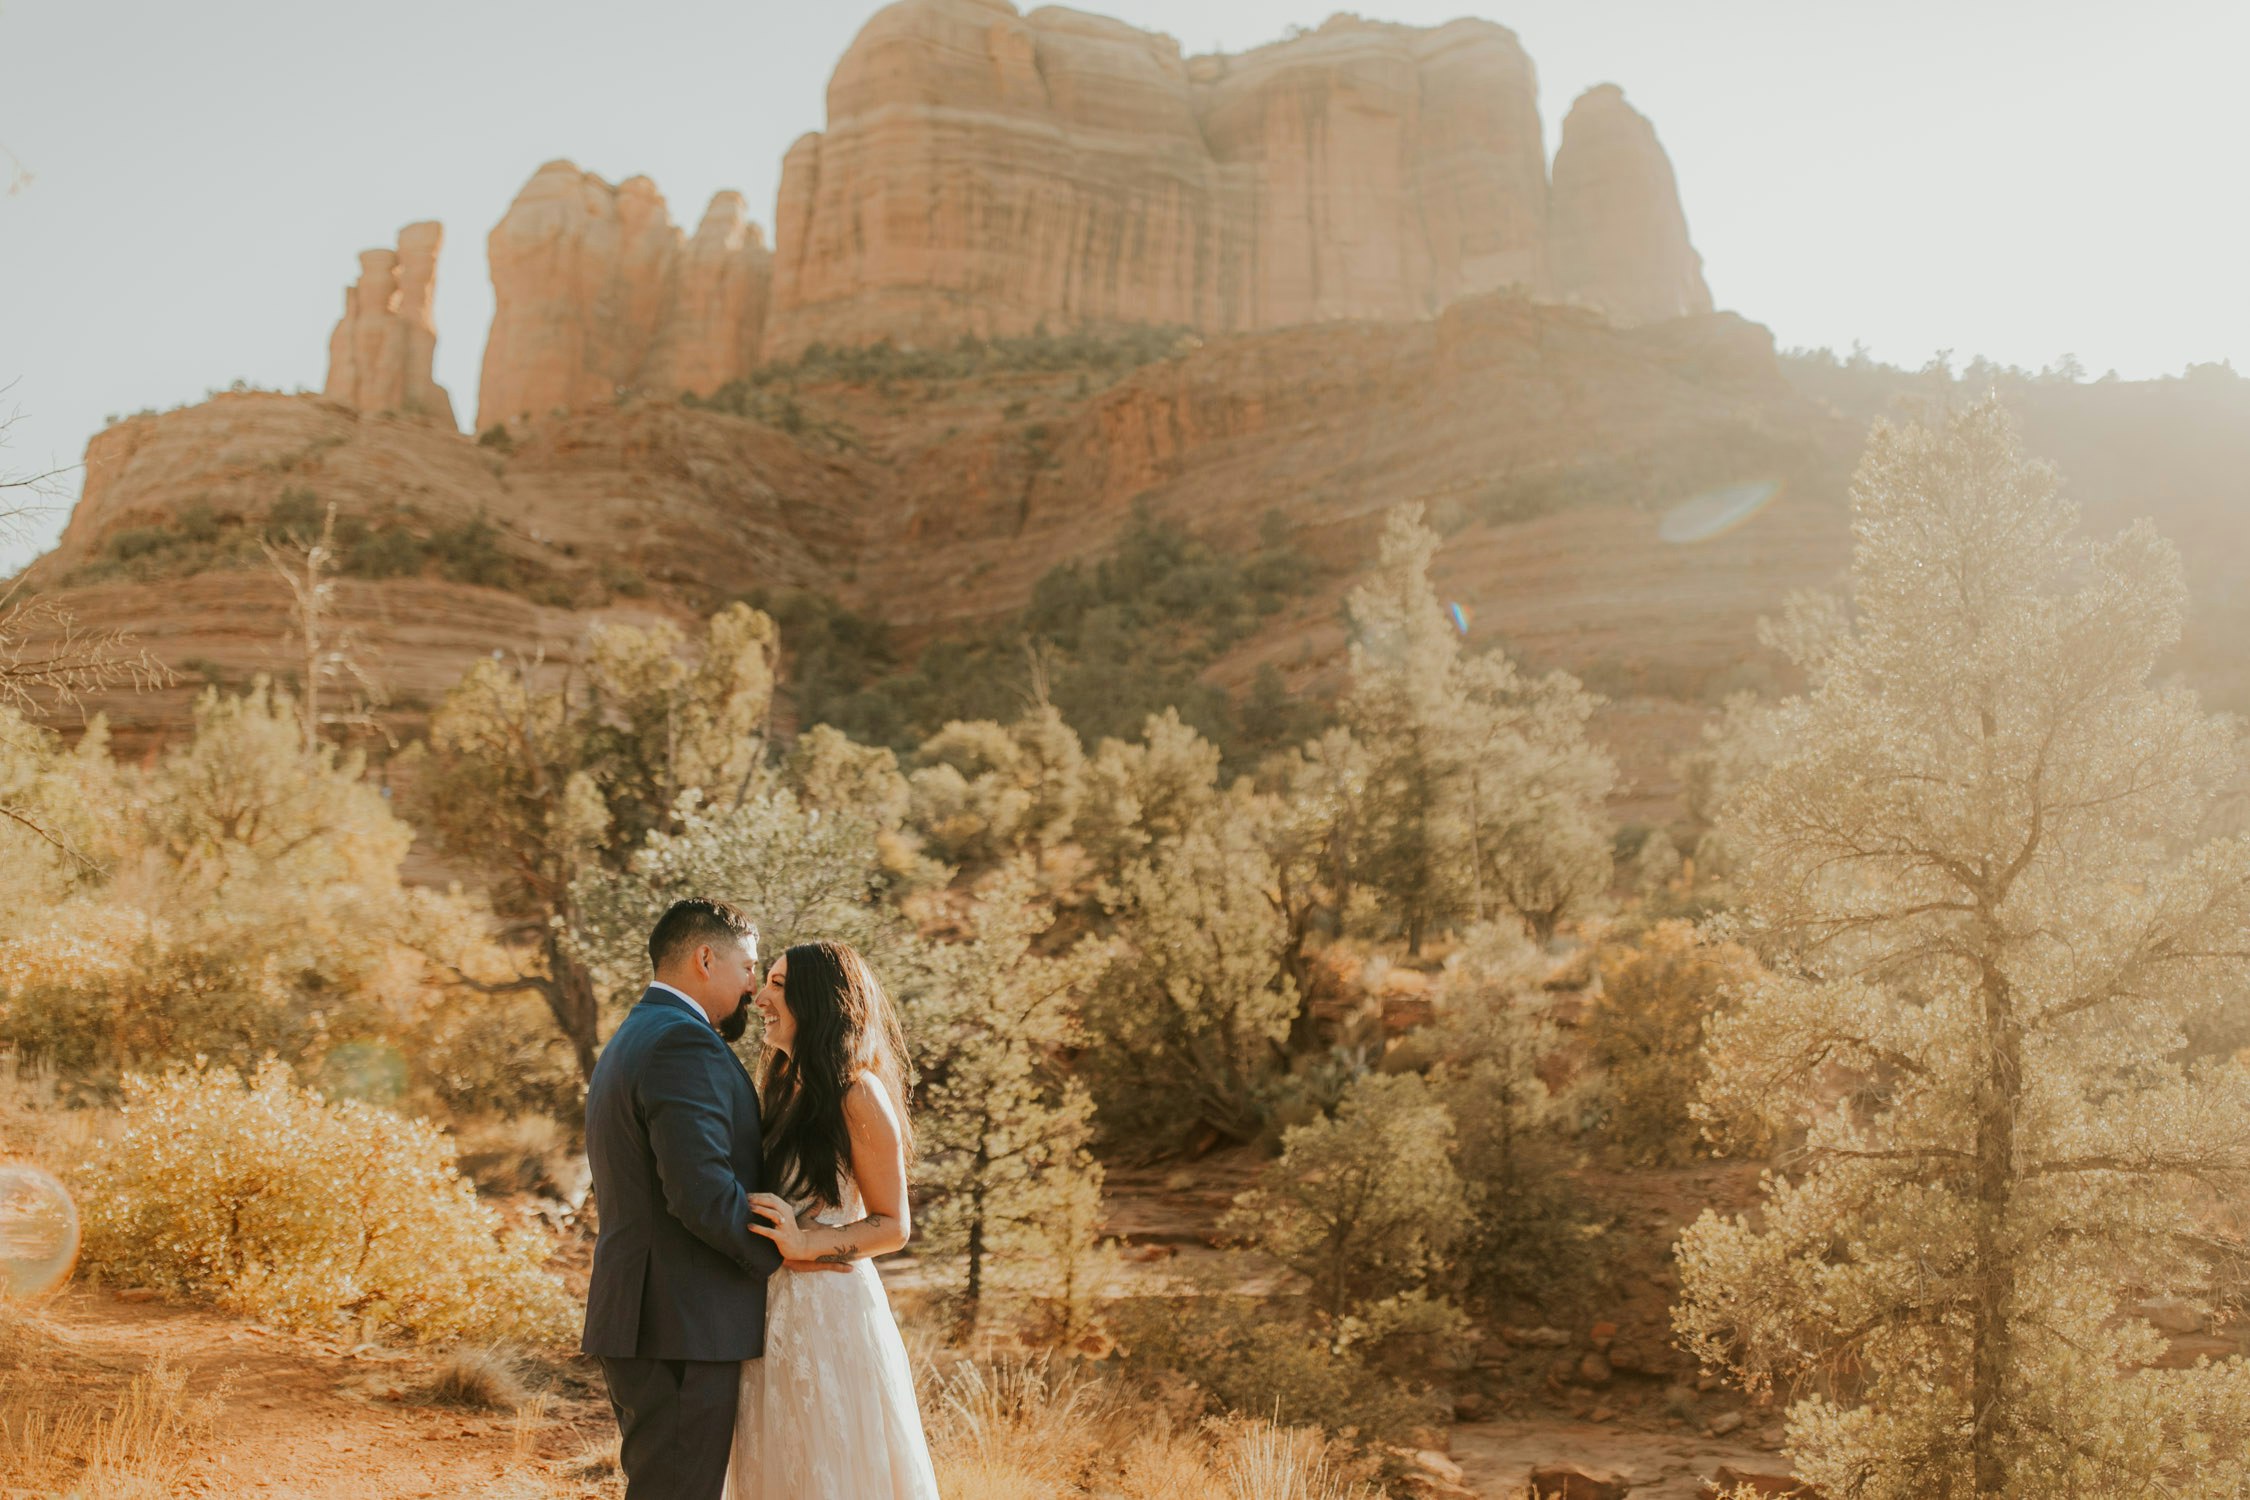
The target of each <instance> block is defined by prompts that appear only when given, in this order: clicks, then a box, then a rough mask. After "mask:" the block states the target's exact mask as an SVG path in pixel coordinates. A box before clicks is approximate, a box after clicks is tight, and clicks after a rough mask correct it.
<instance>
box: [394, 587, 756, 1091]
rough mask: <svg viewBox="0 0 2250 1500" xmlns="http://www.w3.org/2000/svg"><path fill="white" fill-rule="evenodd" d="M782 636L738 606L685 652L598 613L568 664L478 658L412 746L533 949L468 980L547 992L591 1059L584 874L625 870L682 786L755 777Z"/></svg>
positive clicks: (438, 805) (735, 793) (560, 1020)
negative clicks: (488, 975) (518, 962)
mask: <svg viewBox="0 0 2250 1500" xmlns="http://www.w3.org/2000/svg"><path fill="white" fill-rule="evenodd" d="M777 650H778V643H777V641H776V639H775V634H774V628H773V622H772V621H771V620H769V619H768V618H767V617H766V616H764V615H762V614H760V613H758V612H757V611H756V610H753V609H751V608H749V607H748V606H747V605H741V604H736V605H732V606H730V607H728V608H727V609H724V610H721V611H720V612H719V613H718V614H716V615H714V616H712V618H711V620H710V622H709V624H708V625H707V626H706V628H705V630H704V632H703V638H702V639H701V640H700V641H698V642H696V643H695V649H693V650H690V649H689V647H688V642H687V641H686V640H685V639H684V638H683V637H682V635H681V634H680V632H679V631H677V630H676V629H674V628H673V627H672V626H670V625H658V626H655V627H653V628H651V629H648V630H641V629H637V628H634V627H630V626H622V625H602V626H597V627H595V629H594V630H593V631H592V632H590V633H589V635H588V637H587V639H586V645H585V650H584V651H583V652H582V653H581V655H582V658H583V659H582V660H581V661H580V662H579V663H577V664H576V665H575V666H573V667H572V669H571V670H570V671H568V672H567V673H548V672H545V671H543V670H542V666H541V664H540V663H537V662H516V663H509V662H505V661H503V660H501V659H500V658H498V657H494V658H493V659H492V660H490V661H480V662H478V663H477V664H476V665H475V666H474V667H472V668H470V670H469V671H468V673H467V674H466V675H464V676H463V677H462V679H461V681H460V682H459V683H457V684H456V685H455V686H454V688H453V689H452V691H451V692H449V693H447V694H446V697H445V701H444V702H443V703H442V704H440V705H439V707H438V710H437V712H436V713H435V714H434V715H432V716H431V721H430V738H429V743H428V745H427V746H425V747H417V748H418V753H417V755H416V760H417V762H418V770H419V775H418V777H417V778H416V794H417V795H416V802H417V804H418V806H419V809H420V811H421V814H422V816H423V817H424V819H425V820H426V821H427V822H428V824H429V825H430V826H431V827H432V828H433V829H434V831H435V832H436V833H437V835H438V839H439V841H440V842H441V844H443V846H444V847H445V848H447V849H448V850H449V851H451V852H452V853H454V854H455V855H457V856H459V857H461V858H465V859H469V860H473V861H475V862H476V863H477V864H478V865H480V866H481V867H483V868H484V869H486V870H489V871H491V872H493V874H492V882H493V884H492V904H493V906H494V909H495V910H496V911H497V912H498V913H499V915H500V916H501V917H502V918H503V919H504V920H505V921H506V922H507V923H508V924H509V925H508V928H507V931H508V933H509V934H510V935H511V936H512V937H513V938H514V939H515V940H516V941H518V942H519V943H521V944H522V945H523V946H525V947H527V948H528V949H530V950H531V952H532V954H533V955H534V961H533V962H532V963H531V964H530V965H528V966H527V968H526V971H525V972H522V973H519V974H517V975H516V976H514V977H512V978H509V979H506V980H501V981H496V982H484V981H476V980H472V979H471V978H470V977H469V976H467V975H463V976H461V978H462V981H463V982H464V983H469V984H472V985H474V986H475V987H476V988H479V989H482V990H485V991H487V992H491V993H522V992H525V991H529V992H532V993H536V994H538V995H539V996H540V997H541V998H542V999H543V1000H545V1001H546V1003H547V1008H548V1011H549V1013H550V1014H551V1015H552V1016H553V1017H554V1021H555V1026H556V1028H557V1029H558V1030H559V1031H560V1032H561V1033H562V1035H563V1036H564V1037H565V1038H566V1039H568V1041H569V1042H570V1045H571V1050H572V1052H573V1054H574V1055H575V1057H576V1058H577V1061H578V1066H579V1069H580V1071H581V1072H583V1073H591V1072H592V1070H593V1066H594V1052H595V1049H596V1047H597V1046H598V1045H599V1042H600V1031H601V1019H600V1007H599V1004H598V996H597V994H596V990H595V985H594V981H593V977H592V975H591V974H589V973H588V971H587V969H586V966H585V964H584V963H583V962H582V961H581V959H580V957H579V955H578V954H577V953H576V952H575V951H573V949H572V948H571V946H570V944H569V942H568V934H569V933H570V931H571V930H572V929H573V927H575V926H576V925H577V924H578V922H579V917H580V913H579V911H578V908H577V905H576V899H577V898H576V896H575V894H574V888H575V886H576V884H577V882H578V881H579V879H580V877H581V876H583V875H585V874H586V873H587V872H588V871H590V870H594V869H608V870H612V871H615V870H620V869H622V868H623V867H624V865H625V863H626V861H627V860H629V859H630V858H631V857H632V856H633V855H634V854H635V853H636V852H637V851H639V850H640V849H641V847H642V845H643V842H644V840H645V839H646V838H647V836H648V834H649V833H650V832H651V831H652V830H658V829H663V828H666V827H668V826H670V825H671V822H672V819H673V817H674V815H675V811H676V809H677V808H678V807H679V806H680V805H681V804H680V799H681V797H682V795H683V794H685V793H690V792H693V793H698V794H700V796H701V798H702V803H701V805H703V806H706V807H721V808H723V807H728V806H732V805H733V804H735V803H737V802H740V801H741V800H743V799H744V798H745V797H746V796H748V795H750V794H751V793H752V792H753V791H754V790H756V788H755V787H754V785H753V782H754V781H755V779H756V778H757V777H758V775H759V773H760V769H761V767H762V764H763V756H764V749H765V741H764V729H765V721H766V712H767V709H768V707H769V706H770V705H771V702H772V698H773V682H774V679H773V671H774V660H775V654H776V651H777Z"/></svg>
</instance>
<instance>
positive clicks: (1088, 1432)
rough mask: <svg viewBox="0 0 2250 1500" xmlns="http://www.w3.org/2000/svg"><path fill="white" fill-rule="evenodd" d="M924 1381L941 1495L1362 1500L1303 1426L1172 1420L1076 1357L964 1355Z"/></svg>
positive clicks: (1370, 1498) (1361, 1488)
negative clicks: (1009, 1359)
mask: <svg viewBox="0 0 2250 1500" xmlns="http://www.w3.org/2000/svg"><path fill="white" fill-rule="evenodd" d="M924 1380H925V1389H924V1391H923V1401H924V1405H925V1406H926V1407H927V1408H928V1410H929V1432H930V1440H931V1450H932V1456H933V1458H934V1459H935V1461H936V1465H937V1473H938V1489H939V1492H940V1493H942V1494H944V1495H945V1496H946V1497H947V1500H1065V1497H1071V1496H1093V1495H1100V1496H1104V1497H1111V1500H1374V1492H1373V1491H1371V1490H1369V1489H1368V1488H1367V1487H1366V1486H1365V1485H1363V1484H1361V1483H1360V1482H1359V1481H1358V1480H1357V1479H1356V1477H1355V1476H1353V1475H1351V1474H1349V1473H1347V1472H1345V1470H1344V1469H1343V1468H1341V1467H1340V1466H1339V1464H1338V1463H1337V1461H1336V1459H1335V1458H1334V1457H1333V1456H1332V1454H1331V1453H1330V1450H1329V1445H1328V1443H1327V1441H1326V1439H1325V1438H1323V1437H1322V1435H1321V1434H1320V1433H1319V1432H1317V1431H1315V1430H1313V1429H1310V1428H1302V1427H1280V1426H1276V1425H1275V1424H1273V1423H1271V1422H1260V1421H1251V1420H1244V1419H1239V1418H1236V1419H1229V1420H1226V1421H1216V1422H1204V1423H1201V1424H1192V1425H1190V1424H1183V1423H1180V1422H1179V1421H1177V1420H1176V1418H1175V1417H1174V1415H1173V1414H1172V1413H1170V1412H1169V1411H1166V1410H1164V1409H1163V1408H1161V1407H1159V1406H1155V1405H1151V1404H1147V1403H1144V1402H1136V1401H1133V1400H1131V1399H1128V1398H1127V1397H1126V1396H1125V1395H1124V1394H1123V1393H1122V1392H1121V1391H1120V1390H1118V1389H1116V1388H1114V1387H1111V1386H1109V1385H1107V1384H1105V1383H1103V1382H1102V1381H1100V1380H1098V1379H1096V1378H1095V1377H1093V1376H1091V1375H1089V1374H1088V1373H1086V1371H1085V1369H1084V1368H1083V1367H1082V1366H1079V1365H1076V1364H1070V1363H1065V1362H1060V1361H1054V1360H1049V1359H1045V1358H1038V1359H1031V1360H1026V1361H1021V1362H1015V1363H999V1364H980V1363H976V1362H973V1361H964V1362H963V1363H961V1364H960V1365H959V1366H957V1367H956V1368H955V1369H954V1370H953V1371H952V1373H951V1374H949V1375H942V1376H940V1375H937V1374H936V1373H935V1372H934V1371H933V1372H926V1373H925V1376H924Z"/></svg>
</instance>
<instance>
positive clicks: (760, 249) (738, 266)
mask: <svg viewBox="0 0 2250 1500" xmlns="http://www.w3.org/2000/svg"><path fill="white" fill-rule="evenodd" d="M772 278H773V255H772V253H771V252H770V251H768V250H767V249H766V240H765V235H764V234H763V233H761V232H760V230H759V228H758V226H757V225H755V224H753V223H751V222H750V213H749V209H748V207H747V206H746V205H745V204H744V203H743V201H742V195H741V194H740V193H736V192H722V193H719V194H717V195H716V196H714V197H713V198H712V199H711V206H710V207H709V208H707V209H705V210H704V211H703V222H702V223H701V224H700V225H698V226H697V227H696V231H695V235H694V237H693V238H691V239H690V240H688V242H687V244H686V245H685V246H684V247H683V248H682V249H681V252H680V257H679V268H678V271H677V273H676V277H675V280H674V283H673V292H672V306H671V311H670V315H669V316H668V317H667V319H666V320H665V325H664V328H663V331H662V333H661V334H660V336H659V337H658V339H657V344H656V348H655V350H654V351H653V353H652V354H651V355H650V358H649V364H648V367H647V369H645V370H644V371H643V372H642V377H641V379H640V381H639V382H637V383H638V384H641V385H644V386H647V387H648V388H650V389H652V390H660V391H694V392H696V393H698V394H708V393H710V392H712V391H715V390H717V389H718V388H719V387H720V386H722V385H725V384H726V383H727V382H728V381H730V380H739V379H741V378H742V377H743V376H744V375H747V374H749V373H750V368H751V366H753V365H755V364H756V363H757V362H758V342H759V337H760V335H761V334H762V333H763V332H764V330H765V324H766V291H767V287H768V285H769V283H770V282H771V281H772Z"/></svg>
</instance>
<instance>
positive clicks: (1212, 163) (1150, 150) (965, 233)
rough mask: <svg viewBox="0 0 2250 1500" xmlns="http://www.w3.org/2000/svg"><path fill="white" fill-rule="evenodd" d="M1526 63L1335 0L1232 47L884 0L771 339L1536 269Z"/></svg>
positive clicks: (959, 0)
mask: <svg viewBox="0 0 2250 1500" xmlns="http://www.w3.org/2000/svg"><path fill="white" fill-rule="evenodd" d="M1535 93H1536V90H1535V84H1534V79H1533V74H1532V68H1531V63H1530V60H1529V59H1528V58H1527V57H1525V55H1524V53H1523V50H1522V49H1521V48H1520V47H1519V46H1518V45H1517V44H1516V39H1515V37H1514V35H1513V34H1512V33H1510V32H1508V31H1507V30H1505V29H1504V28H1502V27H1499V26H1495V25H1492V24H1490V23H1487V22H1482V21H1456V22H1453V23H1451V24H1449V25H1446V26H1442V27H1439V28H1436V29H1435V30H1424V29H1418V28H1414V27H1407V26H1394V25H1384V24H1376V23H1370V22H1364V21H1360V20H1358V19H1356V18H1352V17H1343V16H1339V17H1337V18H1335V19H1333V20H1331V21H1330V22H1328V24H1326V25H1324V26H1322V27H1321V28H1320V29H1319V30H1318V31H1315V32H1310V33H1307V34H1305V35H1302V36H1299V37H1295V38H1292V39H1290V40H1288V41H1284V42H1279V43H1275V44H1273V45H1272V46H1268V47H1261V48H1258V49H1256V50H1255V51H1252V52H1248V53H1245V54H1242V55H1240V56H1235V57H1229V56H1210V57H1198V58H1194V59H1192V60H1189V59H1183V58H1182V56H1181V55H1180V50H1179V44H1178V43H1176V42H1175V41H1173V40H1172V39H1171V38H1170V37H1166V36H1160V35H1156V34H1153V33H1149V32H1144V31H1139V30H1137V29H1135V28H1133V27H1131V26H1127V25H1125V24H1124V23H1122V22H1119V21H1113V20H1108V19H1105V18H1102V17H1098V16H1090V15H1084V14H1081V13H1078V12H1075V11H1069V10H1063V9H1059V8H1043V9H1039V10H1035V11H1033V12H1031V13H1030V14H1029V15H1028V16H1026V15H1021V14H1019V13H1018V12H1017V11H1016V9H1015V7H1014V6H1013V5H1011V4H1008V3H1007V0H903V3H900V4H896V5H893V6H891V7H889V8H888V9H886V10H883V11H881V12H879V13H878V14H877V15H876V16H875V17H874V18H873V19H872V20H870V21H869V22H868V23H867V26H866V27H865V28H864V29H863V30H862V31H861V32H860V35H859V37H858V39H857V40H856V41H854V43H853V44H852V47H851V50H850V51H849V52H847V53H846V54H845V56H844V59H843V61H842V62H841V63H839V64H838V66H837V69H836V72H835V75H834V77H833V78H832V80H831V81H830V84H829V89H828V129H827V131H826V132H825V133H824V134H815V135H808V136H805V137H803V138H802V139H800V140H799V141H798V142H797V143H796V145H795V146H794V147H792V148H791V150H790V152H789V155H788V158H787V160H786V161H785V163H784V165H783V170H782V189H781V197H780V202H779V206H778V208H777V210H776V236H775V257H776V264H775V267H774V292H773V311H772V314H771V316H770V318H769V323H768V330H767V335H766V342H765V352H766V356H767V357H768V358H773V357H777V356H788V355H790V354H794V353H796V352H798V351H800V350H802V349H803V348H804V347H805V346H807V345H808V344H811V343H814V342H819V341H825V342H831V343H863V342H869V341H873V340H875V339H879V338H886V337H887V338H894V339H898V340H900V341H902V342H923V343H928V342H935V341H943V340H947V339H950V338H953V337H955V336H957V335H959V334H963V333H976V334H1014V333H1024V332H1028V331H1030V330H1031V329H1033V328H1034V327H1036V326H1037V325H1038V324H1040V323H1041V322H1047V323H1050V324H1053V325H1055V326H1058V327H1062V326H1072V325H1079V324H1105V323H1121V322H1134V323H1180V324H1186V325H1189V326H1192V327H1196V328H1202V329H1208V330H1214V331H1221V330H1233V329H1251V328H1266V327H1275V326H1280V325H1285V324H1292V323H1301V322H1308V321H1314V320H1320V319H1329V318H1347V317H1371V318H1401V317H1422V316H1426V315H1428V314H1430V313H1432V312H1434V311H1436V310H1437V309H1438V308H1439V307H1441V306H1443V305H1444V304H1445V303H1447V302H1449V301H1451V300H1452V299H1454V298H1455V297H1458V296H1461V295H1464V294H1467V293H1471V292H1477V291H1485V290H1490V289H1493V288H1496V287H1501V286H1507V285H1522V286H1526V287H1536V286H1538V285H1540V284H1541V282H1542V280H1543V275H1544V268H1543V258H1544V253H1545V249H1544V247H1545V239H1546V235H1545V199H1546V193H1545V169H1544V162H1543V156H1542V148H1541V144H1540V132H1539V120H1538V113H1537V107H1536V99H1535Z"/></svg>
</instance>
